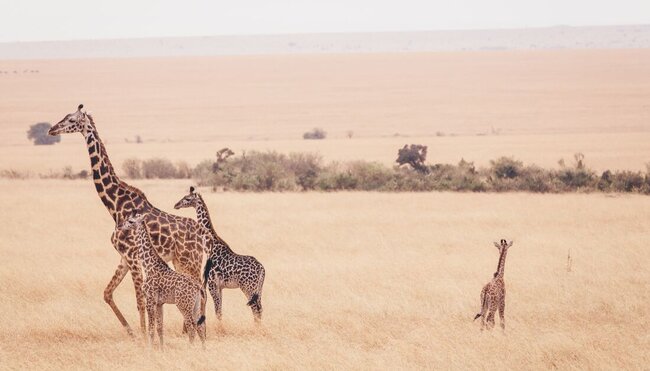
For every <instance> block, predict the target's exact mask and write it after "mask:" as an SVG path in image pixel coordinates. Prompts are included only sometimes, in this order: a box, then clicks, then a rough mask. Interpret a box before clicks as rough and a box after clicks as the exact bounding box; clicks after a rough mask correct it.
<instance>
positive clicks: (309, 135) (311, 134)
mask: <svg viewBox="0 0 650 371" xmlns="http://www.w3.org/2000/svg"><path fill="white" fill-rule="evenodd" d="M326 137H327V132H326V131H325V130H323V129H321V128H314V129H312V131H308V132H306V133H304V134H303V135H302V138H303V139H325V138H326Z"/></svg>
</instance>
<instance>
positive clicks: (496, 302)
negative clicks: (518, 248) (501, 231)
mask: <svg viewBox="0 0 650 371" xmlns="http://www.w3.org/2000/svg"><path fill="white" fill-rule="evenodd" d="M494 246H496V248H497V249H499V263H498V265H497V271H496V272H495V273H494V277H493V278H492V280H491V281H490V282H488V283H487V284H486V285H485V286H483V290H481V312H480V313H478V314H477V315H476V316H475V317H474V320H476V319H477V318H479V317H482V320H481V331H482V330H483V329H484V328H485V327H486V325H487V327H488V329H491V328H493V327H494V313H495V312H496V311H497V309H498V310H499V319H500V320H501V321H500V324H501V328H502V329H504V330H505V329H506V322H505V310H506V284H505V282H504V281H503V273H504V268H505V264H506V255H507V254H508V249H509V248H510V246H512V241H510V242H506V240H501V242H500V243H496V242H495V243H494Z"/></svg>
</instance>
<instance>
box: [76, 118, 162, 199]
mask: <svg viewBox="0 0 650 371" xmlns="http://www.w3.org/2000/svg"><path fill="white" fill-rule="evenodd" d="M86 117H87V118H88V120H89V121H90V125H91V126H92V127H93V128H95V136H96V137H97V141H98V142H100V143H101V144H102V145H101V146H100V148H103V149H104V152H106V147H105V145H104V142H103V141H102V139H101V138H100V137H99V132H98V131H97V126H96V125H95V120H93V116H92V115H91V114H90V113H86ZM103 157H104V158H105V159H106V162H107V165H108V166H110V167H112V168H113V169H115V167H113V163H112V162H111V159H110V157H109V156H108V155H107V154H106V153H104V156H103ZM117 182H118V184H119V186H120V187H122V188H124V189H125V190H127V191H129V192H133V193H135V194H136V195H138V197H140V198H142V200H143V201H145V202H147V203H148V202H149V200H147V196H145V194H144V192H142V191H141V190H139V189H138V188H136V187H134V186H132V185H130V184H128V183H126V182H124V181H123V180H122V179H120V178H119V177H117Z"/></svg>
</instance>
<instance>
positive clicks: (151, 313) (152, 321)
mask: <svg viewBox="0 0 650 371" xmlns="http://www.w3.org/2000/svg"><path fill="white" fill-rule="evenodd" d="M147 316H148V317H149V346H152V347H153V346H154V345H153V341H154V340H153V337H154V326H155V325H156V317H157V313H156V306H155V305H154V304H153V300H149V301H148V302H147Z"/></svg>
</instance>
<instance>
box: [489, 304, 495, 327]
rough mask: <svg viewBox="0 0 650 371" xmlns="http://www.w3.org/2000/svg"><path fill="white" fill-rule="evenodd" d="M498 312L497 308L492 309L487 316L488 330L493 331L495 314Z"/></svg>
mask: <svg viewBox="0 0 650 371" xmlns="http://www.w3.org/2000/svg"><path fill="white" fill-rule="evenodd" d="M495 312H496V308H492V307H490V312H489V313H488V316H487V324H488V329H489V330H492V328H493V327H494V314H495Z"/></svg>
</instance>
